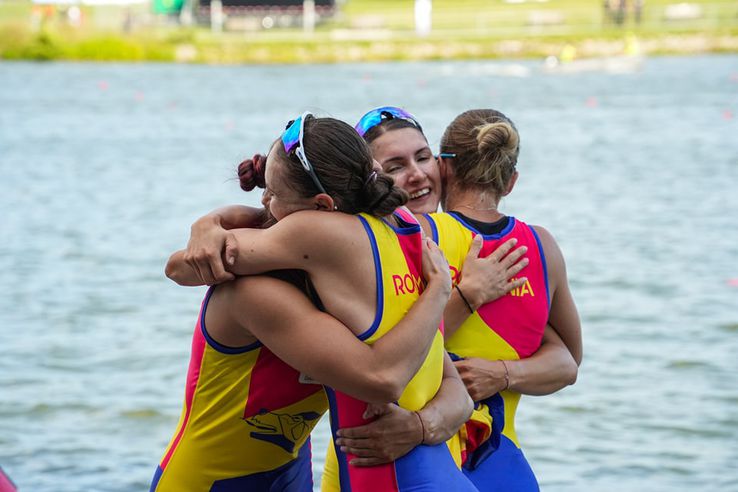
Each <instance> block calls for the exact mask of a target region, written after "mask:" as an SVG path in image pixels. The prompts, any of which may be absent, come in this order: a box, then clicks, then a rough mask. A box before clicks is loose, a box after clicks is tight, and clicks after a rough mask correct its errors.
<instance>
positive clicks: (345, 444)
mask: <svg viewBox="0 0 738 492" xmlns="http://www.w3.org/2000/svg"><path fill="white" fill-rule="evenodd" d="M371 443H372V441H371V440H369V439H349V438H347V437H339V438H338V439H336V445H337V446H340V448H341V451H344V452H346V450H348V451H349V452H350V453H351V454H357V453H354V451H357V450H364V451H366V450H369V449H372V447H371V446H370V444H371ZM364 455H366V454H364ZM357 456H358V454H357Z"/></svg>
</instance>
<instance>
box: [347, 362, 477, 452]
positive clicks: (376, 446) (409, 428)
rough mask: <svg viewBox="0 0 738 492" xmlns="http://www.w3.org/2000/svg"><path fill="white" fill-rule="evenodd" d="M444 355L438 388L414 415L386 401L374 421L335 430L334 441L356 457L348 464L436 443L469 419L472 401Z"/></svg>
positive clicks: (446, 438)
mask: <svg viewBox="0 0 738 492" xmlns="http://www.w3.org/2000/svg"><path fill="white" fill-rule="evenodd" d="M445 357H446V358H445V360H444V366H443V380H442V381H441V387H440V388H439V389H438V392H437V393H436V395H435V396H434V397H433V399H432V400H431V401H430V402H428V404H427V405H426V406H425V407H423V408H422V409H421V410H420V411H418V412H417V414H416V413H415V412H410V411H408V410H405V409H404V408H401V407H399V406H398V405H395V404H387V405H383V406H382V407H378V408H376V410H375V412H374V414H375V415H378V416H379V418H378V419H377V420H375V421H374V422H371V423H370V424H366V425H362V426H359V427H352V428H346V429H340V430H339V431H338V435H339V438H338V439H337V440H336V443H337V444H338V445H339V446H341V447H342V450H343V451H344V452H348V453H351V454H354V455H356V456H357V458H354V460H353V461H352V462H351V464H353V465H357V466H374V465H378V464H382V463H388V462H390V461H394V460H396V459H397V458H399V457H401V456H404V455H405V454H407V453H408V452H409V451H411V450H412V449H413V448H414V447H416V446H418V445H419V444H431V445H432V444H439V443H441V442H445V441H447V440H448V439H450V438H451V436H453V435H454V434H456V432H458V430H459V428H460V427H461V426H462V425H463V424H464V422H466V421H467V420H468V419H469V417H470V415H471V412H472V409H473V403H472V401H471V398H469V394H468V393H467V392H466V388H465V387H464V384H463V383H462V382H461V379H460V378H459V375H458V373H457V372H456V369H454V366H453V363H452V362H451V359H450V358H449V357H448V354H447V355H446V356H445ZM420 419H422V423H421V420H420Z"/></svg>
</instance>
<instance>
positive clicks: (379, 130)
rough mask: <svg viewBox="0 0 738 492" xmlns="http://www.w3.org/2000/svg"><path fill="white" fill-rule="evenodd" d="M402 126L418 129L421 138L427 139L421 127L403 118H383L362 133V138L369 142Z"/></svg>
mask: <svg viewBox="0 0 738 492" xmlns="http://www.w3.org/2000/svg"><path fill="white" fill-rule="evenodd" d="M403 128H413V129H415V130H418V131H419V132H420V134H421V135H423V138H425V141H426V142H427V141H428V139H427V138H426V137H425V133H423V130H422V128H419V127H418V126H416V125H414V124H413V123H412V122H410V121H407V120H403V119H402V118H392V119H388V120H384V121H382V122H381V123H380V124H378V125H375V126H373V127H371V128H370V129H369V131H367V132H366V133H365V134H364V140H366V143H368V144H371V143H372V142H374V141H375V140H376V139H378V138H379V137H381V136H382V135H384V134H385V133H387V132H391V131H394V130H401V129H403Z"/></svg>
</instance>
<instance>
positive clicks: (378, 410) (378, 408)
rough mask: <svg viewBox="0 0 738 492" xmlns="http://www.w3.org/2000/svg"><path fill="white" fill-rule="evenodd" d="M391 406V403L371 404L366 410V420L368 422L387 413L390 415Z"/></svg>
mask: <svg viewBox="0 0 738 492" xmlns="http://www.w3.org/2000/svg"><path fill="white" fill-rule="evenodd" d="M389 405H391V403H382V404H374V403H370V404H368V405H367V406H366V410H364V415H363V417H364V420H368V419H370V418H372V417H378V416H380V415H384V414H385V413H389V411H390V410H391V409H390V408H389Z"/></svg>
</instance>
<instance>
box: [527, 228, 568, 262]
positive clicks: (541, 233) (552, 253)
mask: <svg viewBox="0 0 738 492" xmlns="http://www.w3.org/2000/svg"><path fill="white" fill-rule="evenodd" d="M531 227H532V228H533V230H534V231H535V232H536V234H537V235H538V239H539V241H541V246H542V247H543V252H544V253H545V255H546V259H547V260H548V257H552V258H551V259H554V260H555V259H556V258H557V257H561V258H562V259H563V256H562V254H561V249H560V248H559V245H558V244H557V243H556V239H554V237H553V234H551V232H549V230H548V229H546V228H545V227H543V226H539V225H531Z"/></svg>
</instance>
